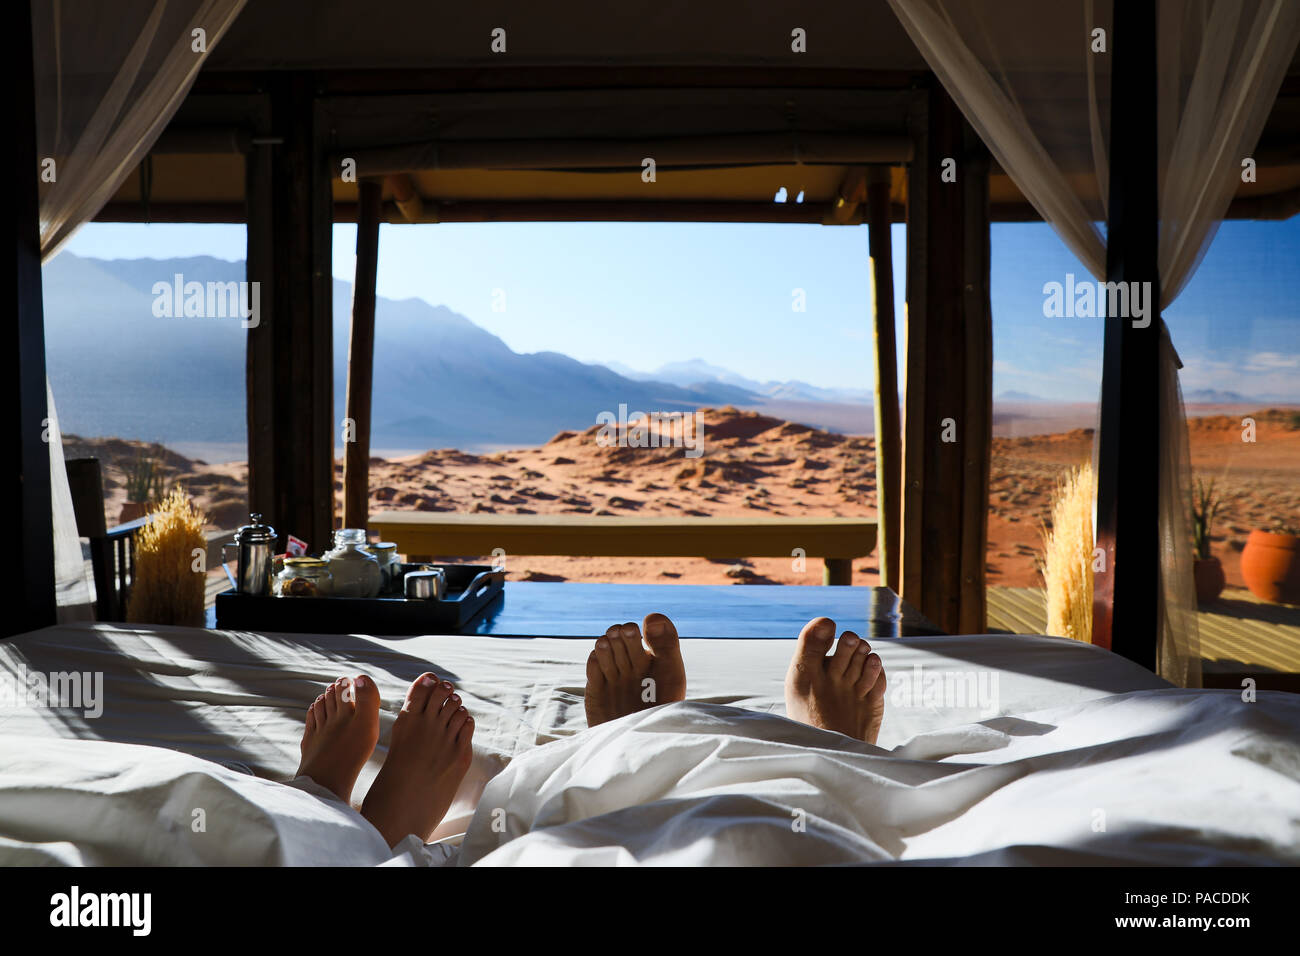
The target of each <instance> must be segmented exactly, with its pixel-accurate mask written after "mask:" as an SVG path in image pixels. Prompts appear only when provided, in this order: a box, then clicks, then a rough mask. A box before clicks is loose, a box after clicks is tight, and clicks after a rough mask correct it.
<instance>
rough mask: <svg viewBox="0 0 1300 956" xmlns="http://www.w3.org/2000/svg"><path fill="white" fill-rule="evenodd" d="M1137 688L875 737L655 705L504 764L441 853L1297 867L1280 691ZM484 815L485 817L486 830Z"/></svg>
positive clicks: (1298, 835)
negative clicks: (460, 833) (890, 739)
mask: <svg viewBox="0 0 1300 956" xmlns="http://www.w3.org/2000/svg"><path fill="white" fill-rule="evenodd" d="M1266 696H1267V698H1268V699H1267V701H1266V702H1255V703H1244V702H1243V701H1242V700H1241V697H1240V695H1238V694H1234V693H1233V692H1230V691H1179V690H1161V691H1140V692H1135V693H1131V694H1124V695H1117V696H1114V697H1106V698H1102V699H1099V700H1091V701H1086V702H1083V703H1078V704H1074V705H1072V706H1069V707H1064V708H1054V709H1051V710H1046V711H1040V712H1037V713H1032V714H1029V715H1026V716H1025V717H1021V718H1013V717H1003V718H996V719H993V720H988V721H984V722H981V723H979V724H968V725H965V726H962V727H954V728H949V729H946V730H935V731H931V732H929V733H926V734H921V735H919V736H917V737H914V738H912V739H911V740H910V741H909V742H908V743H906V744H905V745H903V746H901V747H898V748H896V749H894V750H893V751H892V752H891V751H886V750H882V749H880V748H877V747H872V746H869V745H867V744H863V743H860V742H858V741H854V740H851V739H849V738H847V737H844V736H841V735H838V734H830V733H826V732H823V731H818V730H815V729H813V728H811V727H807V726H804V725H803V724H797V723H794V722H793V721H788V720H783V719H780V718H776V717H773V716H771V715H765V714H756V713H752V712H746V711H739V710H736V709H734V708H730V707H718V706H714V705H708V704H692V703H686V704H672V705H668V706H665V707H661V708H656V709H654V710H651V711H644V712H642V713H641V714H637V715H634V716H632V717H629V718H624V719H623V720H620V721H616V722H613V723H610V724H606V725H603V726H601V727H597V728H595V729H594V730H592V731H589V732H588V733H586V734H583V735H581V736H579V737H576V738H570V739H568V740H565V741H562V742H560V743H556V744H552V745H550V746H547V747H543V748H539V749H538V750H536V751H534V752H533V753H530V754H527V755H525V756H523V757H521V758H519V759H518V760H516V761H514V762H513V763H512V764H511V765H510V766H509V767H508V768H507V769H506V770H505V771H504V772H502V773H501V774H500V775H498V776H497V777H496V778H495V779H494V780H492V782H491V783H489V784H488V786H487V789H486V790H485V792H484V794H483V798H482V800H481V801H480V802H479V809H478V813H477V814H476V815H475V817H474V820H473V822H472V823H471V825H470V828H469V832H468V834H467V836H466V838H465V841H464V844H463V846H462V848H461V854H460V862H461V863H465V864H484V865H519V864H523V865H528V864H546V865H584V864H594V865H617V864H630V863H641V864H666V865H675V866H700V865H706V864H714V865H736V866H763V865H776V864H825V863H871V862H894V861H899V860H928V861H931V862H935V863H952V862H969V861H970V859H972V858H973V859H979V860H981V861H982V862H991V861H994V860H997V861H999V862H1038V863H1047V862H1058V863H1075V862H1082V861H1085V860H1086V861H1087V862H1092V863H1096V862H1103V861H1107V862H1115V863H1120V862H1130V863H1133V862H1141V863H1168V864H1188V863H1204V864H1236V863H1240V864H1248V863H1270V862H1274V863H1275V862H1286V863H1292V864H1294V863H1297V862H1300V748H1298V747H1297V743H1296V742H1297V740H1300V698H1297V697H1295V696H1294V695H1287V694H1271V695H1266ZM494 823H495V825H494Z"/></svg>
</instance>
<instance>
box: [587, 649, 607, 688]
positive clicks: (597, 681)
mask: <svg viewBox="0 0 1300 956" xmlns="http://www.w3.org/2000/svg"><path fill="white" fill-rule="evenodd" d="M604 686H605V672H604V671H602V670H601V669H600V658H599V657H597V656H596V652H595V651H594V650H593V651H592V652H591V653H590V654H588V655H587V687H588V688H589V689H595V688H598V687H604Z"/></svg>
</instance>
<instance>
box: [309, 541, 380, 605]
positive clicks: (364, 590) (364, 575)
mask: <svg viewBox="0 0 1300 956" xmlns="http://www.w3.org/2000/svg"><path fill="white" fill-rule="evenodd" d="M365 546H366V532H365V529H364V528H340V529H339V530H338V531H335V532H334V547H333V548H331V549H330V550H329V551H327V552H326V553H325V556H324V557H325V560H326V561H328V562H329V569H330V574H331V575H332V576H333V578H334V583H333V595H334V597H361V598H372V597H375V596H377V595H378V594H379V589H380V587H381V586H382V584H383V576H384V575H383V572H382V571H381V570H380V569H379V562H378V561H377V560H376V559H375V556H374V555H373V554H370V553H368V552H367V551H365V550H364V548H365Z"/></svg>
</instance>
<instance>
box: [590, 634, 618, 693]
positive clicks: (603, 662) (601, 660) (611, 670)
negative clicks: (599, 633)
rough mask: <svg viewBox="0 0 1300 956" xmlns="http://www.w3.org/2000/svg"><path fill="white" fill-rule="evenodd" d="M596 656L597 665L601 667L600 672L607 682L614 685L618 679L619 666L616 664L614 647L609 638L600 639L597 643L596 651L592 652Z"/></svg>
mask: <svg viewBox="0 0 1300 956" xmlns="http://www.w3.org/2000/svg"><path fill="white" fill-rule="evenodd" d="M592 653H593V654H595V655H596V663H597V664H598V665H599V666H600V672H601V674H603V675H604V677H605V680H607V681H609V682H610V683H613V682H614V681H615V680H617V679H618V665H616V664H615V663H614V647H613V643H612V642H611V641H610V639H609V638H608V637H602V638H599V639H598V640H597V641H596V649H595V650H594V651H592Z"/></svg>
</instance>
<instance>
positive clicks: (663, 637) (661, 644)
mask: <svg viewBox="0 0 1300 956" xmlns="http://www.w3.org/2000/svg"><path fill="white" fill-rule="evenodd" d="M641 631H642V633H643V634H645V642H646V644H648V645H649V646H650V650H651V651H653V652H654V655H655V657H663V656H664V655H665V654H671V653H673V652H675V651H678V650H680V648H681V642H680V641H679V640H678V639H677V628H676V627H675V626H673V622H672V621H670V620H669V619H668V616H667V615H666V614H658V613H656V614H647V615H646V616H645V620H644V621H642V622H641Z"/></svg>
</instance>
